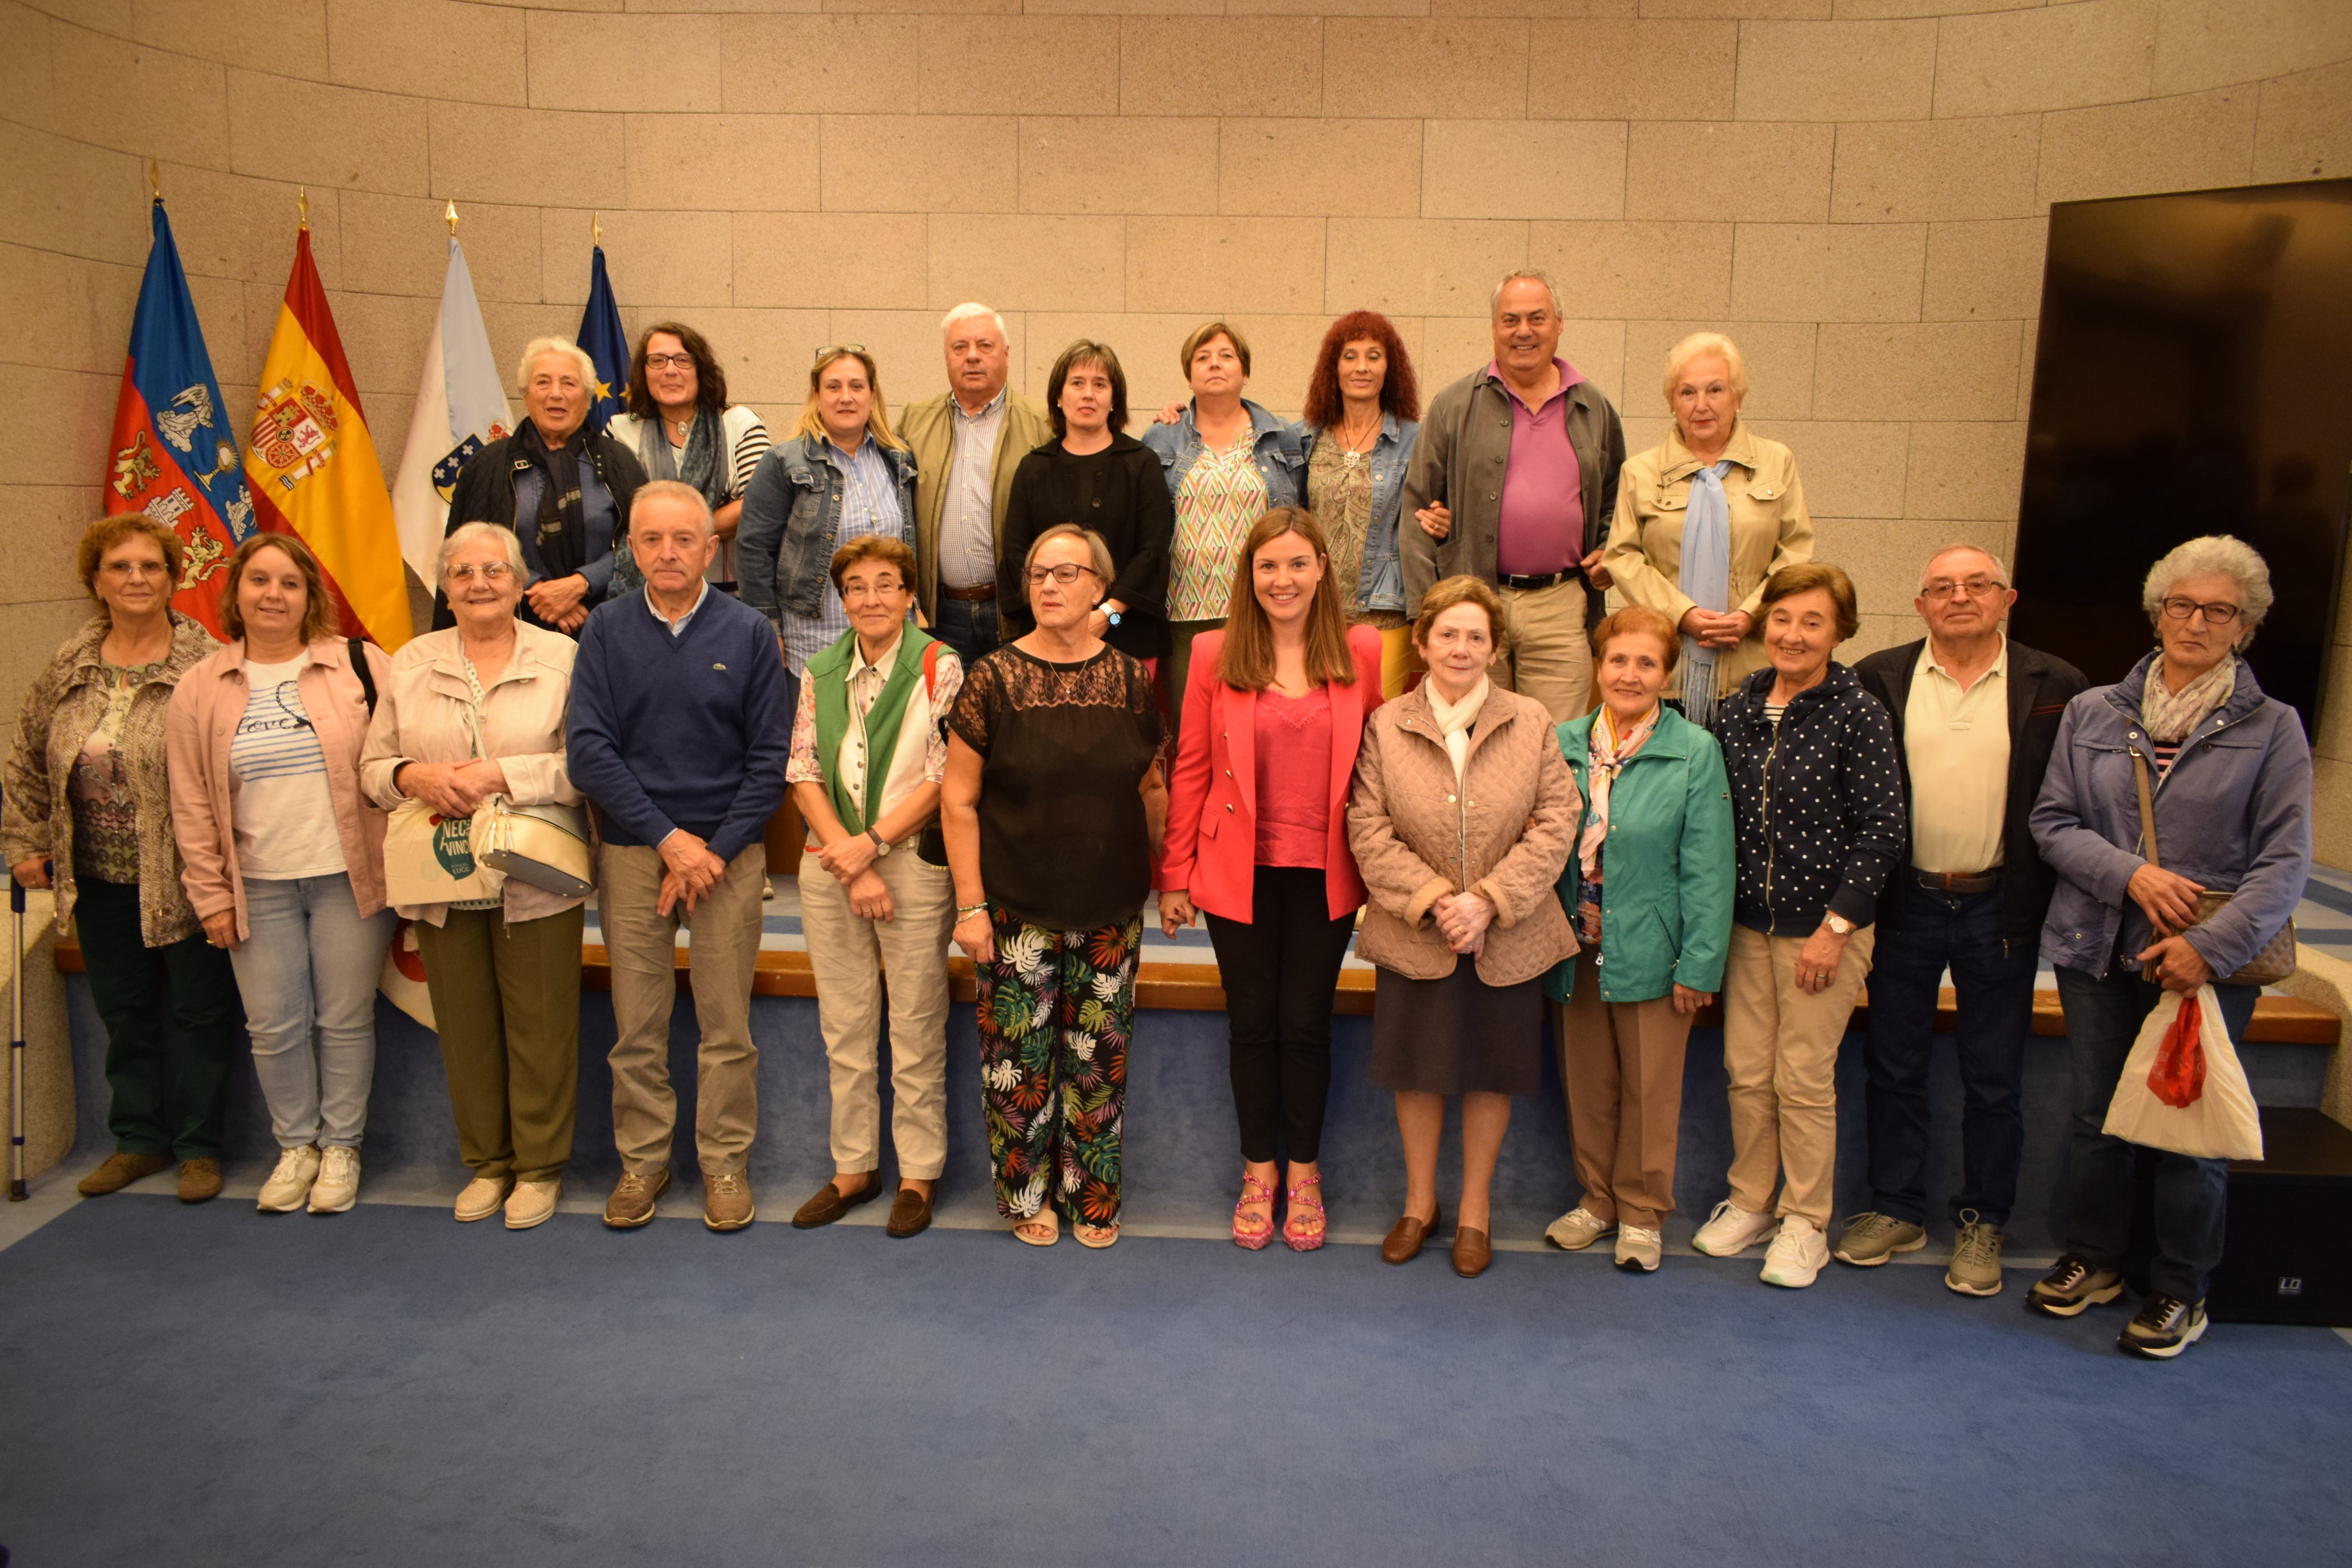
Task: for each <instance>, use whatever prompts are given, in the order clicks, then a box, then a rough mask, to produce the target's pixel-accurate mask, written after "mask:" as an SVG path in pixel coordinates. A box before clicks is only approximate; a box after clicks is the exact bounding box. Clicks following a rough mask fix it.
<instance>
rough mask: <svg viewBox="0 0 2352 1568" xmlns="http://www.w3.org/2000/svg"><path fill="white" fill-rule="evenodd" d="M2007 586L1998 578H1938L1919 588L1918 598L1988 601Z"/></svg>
mask: <svg viewBox="0 0 2352 1568" xmlns="http://www.w3.org/2000/svg"><path fill="white" fill-rule="evenodd" d="M2008 586H2009V584H2006V583H2004V582H2002V581H2001V580H2000V578H1998V577H1969V578H1967V579H1965V580H1961V581H1956V580H1954V579H1953V578H1950V577H1938V578H1937V579H1936V580H1935V581H1934V582H1932V583H1930V584H1927V586H1925V587H1923V588H1921V589H1920V590H1919V596H1920V597H1921V598H1923V599H1957V598H1958V597H1959V596H1961V595H1968V597H1969V598H1971V599H1990V598H1991V597H1992V596H1993V595H1995V594H1998V593H2000V591H2001V590H2002V589H2004V588H2006V587H2008Z"/></svg>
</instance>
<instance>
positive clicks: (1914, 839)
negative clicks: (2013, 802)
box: [1903, 637, 2009, 876]
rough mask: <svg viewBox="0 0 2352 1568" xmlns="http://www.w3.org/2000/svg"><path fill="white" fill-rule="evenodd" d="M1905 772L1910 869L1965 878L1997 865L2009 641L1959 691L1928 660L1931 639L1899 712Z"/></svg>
mask: <svg viewBox="0 0 2352 1568" xmlns="http://www.w3.org/2000/svg"><path fill="white" fill-rule="evenodd" d="M1903 752H1904V760H1905V761H1906V763H1908V764H1909V766H1910V770H1911V863H1912V865H1914V866H1916V867H1917V868H1919V869H1920V870H1922V871H1948V872H1953V873H1956V874H1958V875H1962V876H1966V875H1969V874H1970V873H1973V872H1978V871H1984V870H1990V868H1993V867H1995V866H1998V865H2000V863H2001V826H2002V823H2003V822H2004V820H2005V819H2006V817H2007V816H2008V810H2009V639H2008V638H2007V637H2003V638H2001V643H2000V655H1999V656H1998V657H1997V658H1994V659H1993V661H1992V668H1990V669H1988V670H1986V671H1985V672H1984V673H1983V674H1982V675H1980V676H1979V677H1977V680H1976V684H1975V685H1973V686H1971V687H1969V689H1967V690H1965V691H1963V690H1961V689H1960V683H1959V680H1958V678H1956V677H1955V676H1954V675H1953V674H1952V672H1951V671H1949V670H1948V669H1946V668H1944V667H1943V666H1942V665H1941V664H1939V663H1937V660H1936V645H1935V643H1934V641H1933V640H1932V639H1931V640H1930V641H1928V642H1927V644H1926V645H1925V646H1923V647H1921V648H1920V649H1919V662H1918V663H1917V664H1916V665H1915V666H1914V667H1913V668H1912V671H1911V696H1910V699H1909V700H1908V701H1906V703H1905V704H1904V708H1903Z"/></svg>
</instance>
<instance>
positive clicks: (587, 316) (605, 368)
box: [580, 245, 629, 436]
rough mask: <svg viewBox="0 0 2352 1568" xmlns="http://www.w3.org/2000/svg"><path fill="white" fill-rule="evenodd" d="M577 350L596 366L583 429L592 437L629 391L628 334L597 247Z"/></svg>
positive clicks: (618, 407)
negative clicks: (593, 395) (592, 392)
mask: <svg viewBox="0 0 2352 1568" xmlns="http://www.w3.org/2000/svg"><path fill="white" fill-rule="evenodd" d="M580 346H581V347H582V348H583V349H586V350H587V351H588V357H589V358H590V359H592V360H594V361H595V362H596V388H595V391H596V401H595V402H594V403H593V404H592V405H590V406H589V409H588V423H587V426H586V429H587V431H588V433H589V434H590V435H592V436H594V435H599V434H601V433H602V432H603V431H604V425H605V422H606V421H607V420H609V419H611V418H612V417H613V416H614V415H615V414H618V413H620V412H621V398H622V396H623V395H625V393H627V391H628V390H629V334H628V333H627V332H626V331H623V330H622V327H621V308H620V307H619V306H618V305H616V304H614V302H613V280H612V279H610V278H609V277H607V276H605V273H604V247H603V246H601V245H600V246H597V247H595V254H594V255H593V257H591V258H589V262H588V308H587V309H586V310H583V311H581V312H580Z"/></svg>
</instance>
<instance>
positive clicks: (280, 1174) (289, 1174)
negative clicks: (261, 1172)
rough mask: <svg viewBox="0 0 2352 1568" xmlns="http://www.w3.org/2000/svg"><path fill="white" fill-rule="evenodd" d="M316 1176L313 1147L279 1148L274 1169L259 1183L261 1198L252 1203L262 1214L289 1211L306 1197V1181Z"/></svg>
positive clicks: (285, 1212)
mask: <svg viewBox="0 0 2352 1568" xmlns="http://www.w3.org/2000/svg"><path fill="white" fill-rule="evenodd" d="M318 1179H319V1151H318V1150H317V1149H315V1148H313V1147H312V1146H311V1145H310V1144H308V1143H305V1144H303V1145H302V1146H301V1147H300V1148H299V1149H281V1150H279V1151H278V1168H277V1169H276V1170H274V1171H272V1172H270V1173H269V1180H268V1181H266V1182H264V1183H262V1184H261V1201H260V1202H259V1203H258V1204H257V1205H254V1206H255V1207H257V1208H258V1209H259V1210H260V1211H261V1212H262V1213H263V1214H292V1213H293V1212H294V1211H295V1210H296V1209H299V1208H300V1207H301V1206H302V1205H303V1204H304V1203H305V1202H307V1201H308V1200H309V1198H310V1184H311V1183H313V1182H315V1181H317V1180H318Z"/></svg>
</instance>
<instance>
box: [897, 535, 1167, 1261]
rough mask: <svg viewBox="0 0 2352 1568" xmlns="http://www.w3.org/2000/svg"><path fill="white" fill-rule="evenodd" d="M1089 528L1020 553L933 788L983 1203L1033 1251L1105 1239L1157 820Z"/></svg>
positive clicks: (1143, 693) (1149, 714) (1155, 732)
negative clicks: (951, 911) (1017, 632)
mask: <svg viewBox="0 0 2352 1568" xmlns="http://www.w3.org/2000/svg"><path fill="white" fill-rule="evenodd" d="M1112 580H1113V579H1112V570H1111V563H1110V552H1109V551H1108V548H1107V547H1106V546H1105V545H1104V543H1103V541H1102V538H1101V536H1100V535H1098V534H1095V533H1092V532H1089V531H1086V530H1084V529H1081V528H1078V527H1076V525H1075V524H1070V523H1063V524H1060V525H1058V526H1055V527H1054V528H1049V529H1047V530H1045V531H1044V532H1043V533H1041V534H1039V535H1038V536H1037V539H1036V541H1035V542H1034V543H1033V544H1031V545H1030V547H1029V550H1028V554H1027V558H1026V583H1025V586H1026V589H1027V593H1028V600H1029V608H1030V613H1031V615H1032V616H1033V617H1034V620H1035V622H1036V629H1035V630H1034V631H1032V632H1030V633H1029V634H1028V635H1027V636H1025V637H1021V638H1020V639H1018V640H1017V641H1014V642H1011V643H1007V644H1006V645H1005V646H1004V647H1001V648H998V649H997V650H996V651H995V652H994V653H992V654H990V655H989V656H988V657H987V658H983V659H982V660H980V661H979V662H978V663H977V664H975V665H973V666H972V668H971V672H970V673H969V674H968V675H967V676H966V677H965V678H964V685H963V690H962V692H961V695H959V696H958V698H957V700H956V704H955V708H954V710H953V711H952V712H951V714H950V717H949V721H948V722H949V738H948V772H947V781H946V784H944V786H943V788H942V790H941V794H940V826H942V828H943V829H944V830H945V833H946V836H947V844H948V864H949V867H950V870H951V871H952V872H953V873H954V876H955V886H956V927H955V939H956V942H957V943H958V945H960V946H961V947H962V948H963V950H964V951H965V952H968V953H970V954H971V958H972V963H973V964H974V966H975V967H976V969H977V970H978V977H979V982H980V1063H981V1068H980V1071H981V1097H982V1110H983V1112H984V1114H985V1116H986V1118H987V1121H988V1151H989V1158H990V1160H991V1162H992V1164H993V1165H994V1167H995V1172H996V1207H997V1212H998V1213H1000V1214H1002V1215H1004V1216H1005V1217H1006V1218H1008V1219H1010V1220H1012V1221H1013V1235H1014V1236H1015V1237H1019V1238H1020V1239H1021V1240H1023V1241H1025V1242H1027V1243H1029V1244H1030V1245H1031V1246H1034V1247H1051V1246H1052V1245H1053V1244H1054V1243H1055V1240H1057V1239H1058V1238H1059V1237H1060V1235H1061V1225H1060V1221H1059V1218H1058V1215H1068V1216H1069V1220H1070V1224H1071V1226H1072V1228H1073V1230H1074V1231H1075V1232H1076V1236H1077V1238H1078V1240H1079V1241H1080V1242H1082V1243H1083V1244H1085V1245H1086V1246H1088V1247H1108V1246H1109V1245H1110V1244H1111V1243H1112V1242H1114V1241H1117V1240H1118V1205H1119V1133H1120V1128H1121V1122H1122V1119H1123V1117H1124V1114H1125V1110H1126V1096H1127V1046H1128V1038H1129V1032H1130V1030H1131V1029H1132V1027H1133V1025H1134V1020H1135V967H1136V958H1137V955H1138V953H1139V952H1140V950H1141V948H1142V945H1143V902H1144V900H1145V899H1146V898H1147V897H1149V896H1150V890H1151V858H1152V854H1153V850H1154V847H1155V844H1156V841H1157V839H1158V837H1159V834H1160V827H1161V825H1162V822H1163V820H1164V818H1165V816H1166V805H1167V794H1166V790H1165V787H1164V785H1163V784H1162V783H1161V778H1160V768H1159V766H1158V756H1159V752H1160V736H1161V732H1162V731H1161V725H1160V710H1159V708H1158V706H1157V704H1156V703H1155V702H1154V701H1153V698H1152V691H1151V677H1150V673H1149V672H1148V671H1147V670H1146V669H1145V668H1144V667H1143V666H1142V665H1141V664H1140V663H1139V662H1137V661H1136V660H1135V659H1134V658H1130V657H1129V656H1128V655H1126V654H1124V653H1121V652H1119V651H1118V649H1117V648H1115V647H1109V646H1108V645H1107V644H1105V643H1104V642H1103V641H1102V639H1101V638H1100V637H1097V636H1096V635H1095V633H1094V631H1093V630H1092V629H1090V627H1089V626H1088V619H1089V617H1090V616H1093V614H1094V611H1095V607H1096V606H1097V605H1098V604H1100V603H1101V601H1102V598H1103V595H1104V594H1105V593H1106V592H1107V591H1108V584H1110V583H1111V581H1112Z"/></svg>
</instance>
